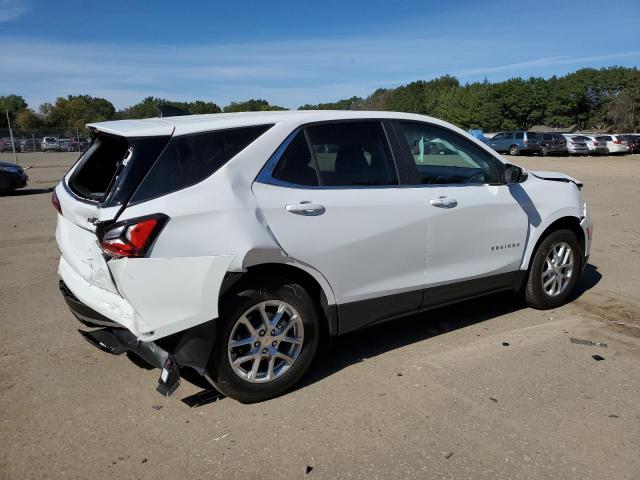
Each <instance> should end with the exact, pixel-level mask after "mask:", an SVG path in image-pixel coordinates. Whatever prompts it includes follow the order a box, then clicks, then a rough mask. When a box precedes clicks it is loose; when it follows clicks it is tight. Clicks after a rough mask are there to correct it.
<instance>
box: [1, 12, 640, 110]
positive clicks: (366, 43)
mask: <svg viewBox="0 0 640 480" xmlns="http://www.w3.org/2000/svg"><path fill="white" fill-rule="evenodd" d="M2 1H3V0H0V2H2ZM4 1H6V0H4ZM0 41H1V42H2V44H3V45H4V46H5V47H6V48H4V49H3V54H2V67H3V75H1V76H0V91H1V92H8V93H17V94H20V95H23V96H24V97H25V98H26V99H27V101H28V102H29V104H30V105H31V106H34V107H37V105H39V104H40V103H42V102H44V101H54V100H55V98H56V97H58V96H65V95H70V94H80V93H86V94H89V95H94V96H103V97H105V98H107V99H109V100H110V101H112V102H113V103H114V104H115V105H116V107H118V108H120V107H124V106H128V105H131V104H133V103H136V102H138V101H139V100H141V99H142V98H144V97H146V96H150V95H153V96H159V97H164V98H169V99H176V100H193V99H205V100H212V101H214V102H216V103H218V104H220V105H225V104H227V103H229V102H230V101H237V100H244V99H248V98H265V99H267V100H268V101H269V102H271V103H275V104H279V105H283V106H286V107H292V108H294V107H297V106H299V105H301V104H304V103H317V102H324V101H333V100H337V99H339V98H345V97H350V96H352V95H360V96H365V95H367V94H368V93H371V92H372V91H373V90H375V89H376V88H379V87H391V86H396V85H399V84H402V83H406V82H410V81H413V80H417V79H427V80H428V79H430V78H434V77H437V76H439V75H444V74H447V73H451V74H453V75H456V76H458V77H459V78H460V79H461V80H463V81H464V80H470V81H473V80H479V79H480V80H481V79H482V77H483V76H484V75H492V76H493V77H494V78H505V77H507V76H514V75H525V74H535V75H548V74H549V73H558V70H560V69H561V67H562V66H566V67H567V70H568V69H569V67H571V69H574V68H577V67H579V66H585V65H595V66H599V65H602V64H611V62H623V61H626V62H627V63H632V64H637V61H638V60H639V59H640V52H637V51H635V52H621V53H615V54H610V55H606V54H600V55H590V56H576V55H567V54H565V52H562V51H559V52H557V54H556V55H555V56H544V53H545V52H542V54H541V58H538V59H531V60H526V61H522V62H518V63H513V62H509V60H512V59H513V57H514V52H513V49H512V48H510V47H509V45H505V44H504V43H503V42H500V43H498V42H497V41H496V42H493V43H492V42H491V41H485V43H484V44H483V49H482V50H481V51H479V50H478V48H476V46H477V45H476V40H475V39H473V38H469V39H461V38H459V37H457V38H455V39H451V38H444V37H439V38H428V37H420V36H418V37H416V36H413V37H405V36H401V35H386V36H380V37H377V38H373V39H371V38H367V39H364V38H349V39H336V38H330V39H306V40H298V41H294V40H291V41H286V42H285V41H270V42H257V41H256V42H246V43H224V44H221V43H218V44H208V45H187V46H175V45H159V44H158V45H149V44H109V43H88V42H87V43H78V42H73V43H71V42H69V43H65V42H51V41H44V40H42V41H39V40H29V39H24V38H2V37H0ZM555 53H556V52H554V54H555ZM461 65H463V66H464V68H460V66H461ZM487 65H493V66H487Z"/></svg>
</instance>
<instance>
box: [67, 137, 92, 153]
mask: <svg viewBox="0 0 640 480" xmlns="http://www.w3.org/2000/svg"><path fill="white" fill-rule="evenodd" d="M89 145H90V142H89V140H87V139H86V138H82V137H80V138H78V137H73V138H72V139H71V142H70V143H69V147H68V151H69V152H84V151H85V150H86V149H87V148H89Z"/></svg>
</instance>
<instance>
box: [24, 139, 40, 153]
mask: <svg viewBox="0 0 640 480" xmlns="http://www.w3.org/2000/svg"><path fill="white" fill-rule="evenodd" d="M40 148H41V147H40V140H32V139H30V138H28V139H26V140H22V141H21V142H20V151H21V152H39V151H40Z"/></svg>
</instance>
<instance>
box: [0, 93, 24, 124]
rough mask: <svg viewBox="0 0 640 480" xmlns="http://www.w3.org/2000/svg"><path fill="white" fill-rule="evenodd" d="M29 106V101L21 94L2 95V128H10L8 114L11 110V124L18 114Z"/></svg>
mask: <svg viewBox="0 0 640 480" xmlns="http://www.w3.org/2000/svg"><path fill="white" fill-rule="evenodd" d="M25 108H27V102H26V101H25V100H24V98H22V97H21V96H20V95H6V96H3V97H0V114H1V115H0V128H8V127H9V126H8V125H7V114H6V113H5V111H8V112H9V118H10V119H11V126H12V127H13V123H14V122H15V119H16V115H17V114H18V112H19V111H21V110H24V109H25Z"/></svg>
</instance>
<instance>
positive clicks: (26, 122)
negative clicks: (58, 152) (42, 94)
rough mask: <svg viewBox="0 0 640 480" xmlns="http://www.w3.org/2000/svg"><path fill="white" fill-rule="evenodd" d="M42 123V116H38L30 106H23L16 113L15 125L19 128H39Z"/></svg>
mask: <svg viewBox="0 0 640 480" xmlns="http://www.w3.org/2000/svg"><path fill="white" fill-rule="evenodd" d="M43 125H44V122H43V119H42V117H40V116H38V115H37V114H36V113H35V112H34V111H33V110H31V109H30V108H23V109H22V110H20V111H19V112H18V113H17V114H16V118H15V127H16V128H19V129H20V130H30V129H34V128H40V127H42V126H43Z"/></svg>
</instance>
